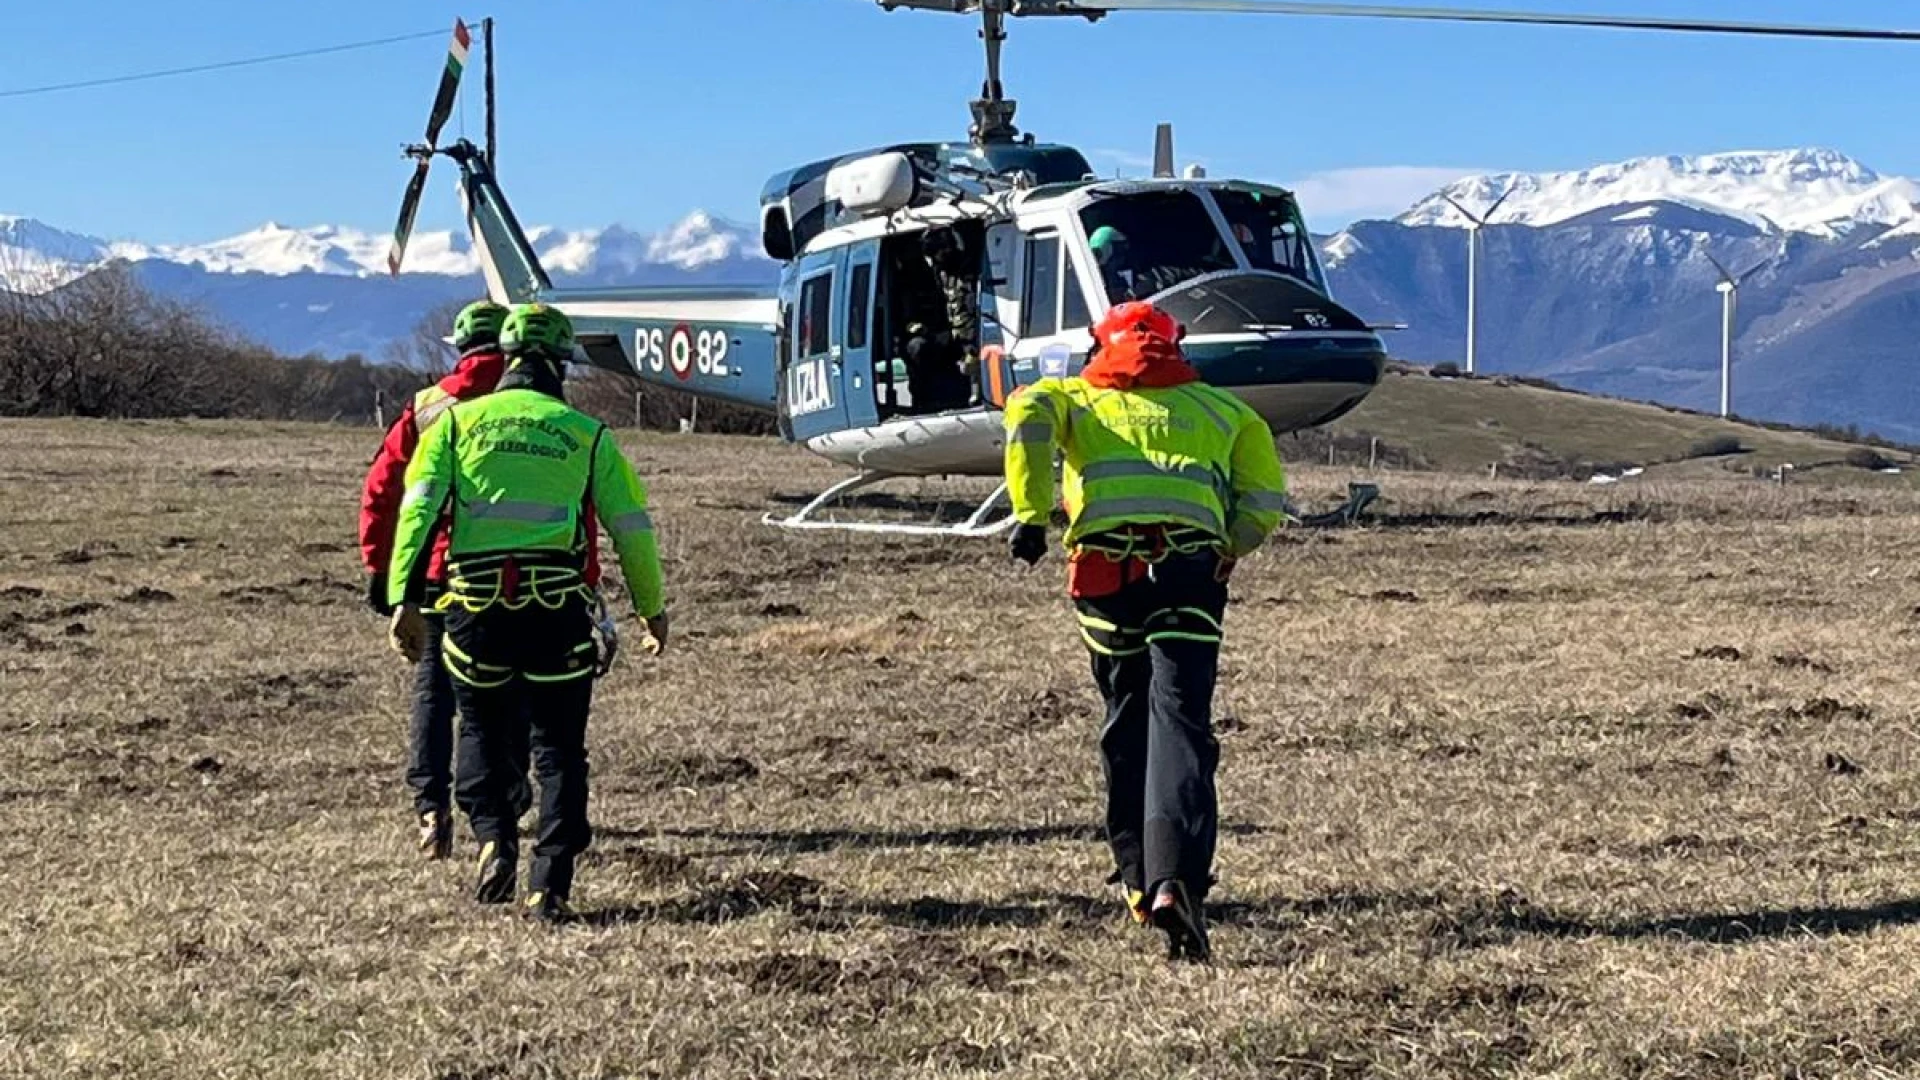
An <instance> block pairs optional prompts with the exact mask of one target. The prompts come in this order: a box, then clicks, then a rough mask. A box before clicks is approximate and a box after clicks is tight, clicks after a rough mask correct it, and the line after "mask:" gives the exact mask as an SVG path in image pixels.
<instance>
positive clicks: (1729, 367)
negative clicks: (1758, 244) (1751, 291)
mask: <svg viewBox="0 0 1920 1080" xmlns="http://www.w3.org/2000/svg"><path fill="white" fill-rule="evenodd" d="M1707 261H1708V262H1710V263H1712V264H1713V268H1714V269H1715V270H1718V271H1720V281H1719V282H1718V283H1717V284H1715V285H1714V289H1715V290H1716V291H1717V292H1719V294H1720V415H1721V416H1722V417H1727V416H1731V415H1732V413H1733V310H1734V305H1735V303H1736V295H1737V294H1738V293H1739V292H1740V286H1742V285H1745V284H1746V283H1747V279H1748V278H1750V277H1752V276H1753V274H1754V271H1756V270H1758V269H1760V268H1761V267H1763V266H1765V265H1767V261H1768V260H1766V259H1762V260H1760V261H1759V262H1757V263H1754V264H1753V265H1752V266H1750V267H1748V268H1747V269H1746V270H1745V271H1743V272H1741V273H1739V274H1734V273H1732V272H1731V271H1729V270H1728V269H1727V268H1726V266H1724V265H1723V264H1722V263H1721V262H1720V260H1719V259H1716V258H1714V257H1713V254H1712V253H1711V252H1708V253H1707Z"/></svg>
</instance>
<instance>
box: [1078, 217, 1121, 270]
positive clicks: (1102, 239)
mask: <svg viewBox="0 0 1920 1080" xmlns="http://www.w3.org/2000/svg"><path fill="white" fill-rule="evenodd" d="M1126 244H1127V234H1126V233H1123V232H1121V231H1120V230H1119V229H1116V228H1114V227H1113V226H1111V225H1102V226H1100V227H1099V228H1097V229H1095V230H1093V235H1092V236H1089V237H1087V246H1088V247H1090V248H1092V249H1093V255H1094V258H1096V259H1098V260H1099V261H1100V262H1101V263H1102V264H1103V265H1104V264H1105V263H1106V261H1107V260H1108V259H1109V258H1111V257H1112V255H1113V253H1114V249H1115V248H1124V247H1125V246H1126Z"/></svg>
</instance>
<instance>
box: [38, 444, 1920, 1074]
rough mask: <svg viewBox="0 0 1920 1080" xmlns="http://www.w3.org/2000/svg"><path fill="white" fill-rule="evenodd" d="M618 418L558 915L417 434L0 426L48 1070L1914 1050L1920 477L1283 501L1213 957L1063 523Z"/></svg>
mask: <svg viewBox="0 0 1920 1080" xmlns="http://www.w3.org/2000/svg"><path fill="white" fill-rule="evenodd" d="M626 441H627V445H628V446H629V448H630V449H631V450H632V452H633V453H634V454H635V456H636V457H637V458H638V459H639V460H640V461H641V462H642V463H643V468H644V471H645V472H646V473H647V474H648V475H649V477H650V478H651V480H652V484H653V489H654V491H655V494H656V502H657V504H658V506H659V508H660V509H659V514H658V518H659V520H660V522H661V525H662V528H663V529H664V530H665V536H666V552H667V557H668V573H669V580H670V582H671V585H672V591H673V595H674V597H675V598H676V620H675V628H676V631H677V634H678V640H677V641H676V649H675V650H674V652H673V653H672V654H671V655H669V656H668V657H667V658H665V659H664V660H663V661H661V662H658V663H646V662H643V661H641V660H640V659H638V658H637V657H635V658H631V659H628V660H625V661H623V663H622V666H621V668H620V670H619V671H618V673H617V675H616V676H615V677H614V678H613V679H611V680H610V681H608V682H606V683H604V684H602V686H603V691H602V695H601V697H600V700H599V703H598V707H597V709H596V712H595V719H594V727H593V734H592V743H593V760H594V770H595V771H594V777H595V783H596V787H595V795H594V804H593V811H594V817H595V820H596V822H597V824H598V827H599V838H598V841H597V844H596V846H595V847H594V849H593V851H592V854H591V856H590V858H589V860H588V862H587V864H586V865H585V866H584V868H583V870H582V875H581V891H580V895H579V896H578V900H579V902H580V905H581V907H582V908H583V910H584V911H585V913H586V915H587V923H586V924H585V925H580V926H575V927H569V928H566V929H563V930H560V931H558V932H544V931H541V930H539V929H537V928H535V927H532V926H529V925H526V924H524V923H522V922H520V921H517V920H516V919H514V918H513V917H511V916H508V915H503V914H498V913H495V912H492V911H481V910H477V909H475V908H474V907H473V906H472V905H471V904H470V903H468V902H467V901H466V899H465V898H464V895H463V892H464V886H465V871H466V866H465V863H464V860H463V861H462V863H461V864H459V865H458V866H446V865H428V864H422V863H420V862H419V861H417V860H416V859H415V858H414V857H412V855H411V854H410V852H409V850H408V839H409V837H408V836H407V835H406V833H405V828H406V817H407V815H406V809H407V805H408V802H407V797H406V794H405V792H404V789H403V785H402V783H401V778H400V773H401V761H402V752H403V746H402V743H403V738H404V723H403V721H402V710H403V707H404V704H403V703H404V698H403V684H404V680H405V671H404V667H403V665H402V664H400V662H399V661H397V660H396V659H394V658H393V657H392V655H391V654H390V653H388V652H387V651H386V650H385V646H384V643H383V641H382V634H381V626H380V624H379V622H378V620H376V619H375V618H374V617H373V616H371V615H370V614H368V613H366V612H365V611H364V609H363V608H362V607H361V606H360V599H359V596H360V578H359V575H358V572H357V569H356V565H355V561H354V556H353V554H352V521H353V504H354V497H355V490H356V486H357V483H358V479H359V472H360V469H361V466H362V463H363V462H364V460H365V458H366V456H367V454H368V453H369V451H370V450H371V445H370V443H371V439H370V436H369V433H367V432H364V431H358V432H357V431H344V430H335V429H327V428H319V427H299V426H269V425H231V426H222V425H189V424H163V423H153V424H125V425H105V424H80V423H64V424H47V423H10V424H6V425H0V495H3V496H4V498H5V505H6V506H7V508H8V509H7V514H6V516H5V521H4V523H3V524H0V731H4V734H5V746H6V757H5V759H4V760H5V762H6V768H5V769H4V771H0V855H3V856H4V861H0V867H4V870H0V896H4V897H5V898H6V899H5V902H4V906H0V1073H5V1074H7V1075H22V1076H36V1077H52V1076H62V1077H66V1076H78V1077H108V1076H112V1077H129V1076H137V1077H189V1076H192V1077H199V1076H218V1077H225V1076H235V1077H239V1076H248V1077H251V1076H273V1077H342V1076H354V1077H422V1078H448V1080H451V1078H464V1080H477V1078H481V1077H486V1078H506V1077H612V1076H662V1077H665V1076H695V1077H722V1076H726V1077H731V1076H768V1077H773V1076H778V1077H802V1076H822V1077H825V1076H834V1077H842V1076H859V1077H890V1076H910V1075H911V1076H922V1075H956V1076H957V1075H987V1074H992V1075H1006V1076H1048V1077H1099V1078H1102V1080H1107V1078H1112V1077H1116V1076H1162V1075H1187V1076H1199V1077H1209V1078H1214V1077H1275V1076H1279V1077H1320V1076H1362V1075H1372V1076H1395V1077H1441V1076H1458V1077H1467V1076H1475V1077H1479V1076H1501V1075H1513V1076H1521V1075H1524V1076H1556V1077H1616V1076H1640V1077H1748V1076H1849V1077H1866V1076H1896V1075H1912V1074H1914V1073H1915V1072H1916V1071H1920V1019H1916V1018H1920V978H1916V977H1915V975H1914V974H1913V963H1912V957H1913V955H1914V952H1915V949H1916V947H1920V929H1916V926H1915V924H1916V923H1920V831H1916V825H1915V823H1916V822H1917V821H1920V771H1917V770H1916V767H1915V766H1916V761H1915V760H1914V759H1915V755H1916V725H1915V704H1916V693H1915V689H1914V682H1913V679H1912V678H1911V675H1910V672H1911V670H1912V659H1911V658H1912V653H1913V645H1914V633H1915V630H1916V628H1920V614H1916V610H1917V609H1916V607H1915V605H1916V603H1920V600H1916V597H1915V595H1914V590H1913V587H1912V579H1913V570H1912V566H1913V562H1914V559H1915V556H1916V554H1920V545H1917V544H1916V542H1915V540H1914V539H1913V537H1914V536H1915V535H1916V534H1920V496H1916V495H1914V494H1912V493H1909V492H1903V491H1899V490H1864V489H1863V490H1850V489H1848V490H1842V489H1820V490H1814V489H1810V488H1799V487H1795V486H1792V485H1789V486H1788V487H1786V488H1784V489H1783V488H1777V487H1772V486H1769V485H1765V484H1759V483H1755V482H1751V481H1746V482H1739V481H1735V480H1732V479H1719V480H1712V479H1684V478H1683V479H1674V480H1672V481H1662V482H1661V483H1659V484H1656V485H1649V486H1644V487H1636V488H1632V489H1631V490H1629V488H1628V487H1627V486H1625V485H1623V486H1621V487H1616V488H1606V489H1593V488H1587V487H1583V486H1579V485H1571V484H1555V485H1531V486H1529V485H1518V484H1505V483H1488V482H1486V481H1483V480H1476V479H1473V478H1450V477H1445V476H1404V477H1403V476H1390V477H1388V478H1387V481H1386V482H1387V490H1388V493H1389V495H1390V496H1392V497H1393V498H1392V501H1390V502H1389V503H1387V504H1386V505H1384V506H1383V507H1382V508H1381V511H1380V513H1381V514H1382V515H1383V516H1384V518H1385V520H1386V522H1387V524H1385V525H1381V526H1376V527H1372V528H1368V529H1362V530H1357V531H1350V532H1342V533H1320V534H1311V535H1290V536H1286V537H1283V538H1281V539H1280V540H1279V541H1277V542H1276V544H1275V545H1274V547H1273V548H1272V549H1271V550H1270V551H1269V552H1268V553H1266V554H1264V555H1262V556H1260V557H1258V558H1256V559H1254V560H1252V561H1250V562H1249V563H1248V564H1247V565H1246V566H1245V567H1244V568H1243V570H1242V572H1241V575H1240V576H1239V577H1238V578H1237V579H1236V585H1235V594H1236V596H1235V599H1236V602H1235V604H1234V605H1233V607H1232V609H1231V615H1230V616H1229V627H1230V643H1229V649H1228V653H1227V660H1226V671H1227V674H1226V679H1225V683H1224V688H1223V691H1222V693H1221V700H1220V707H1221V709H1220V712H1221V718H1222V720H1221V728H1222V731H1223V740H1224V743H1225V764H1224V771H1223V774H1222V787H1223V796H1224V800H1225V808H1226V813H1227V817H1228V821H1229V835H1228V836H1227V837H1226V838H1225V839H1224V843H1223V850H1222V858H1221V864H1220V867H1219V869H1220V873H1221V887H1220V891H1219V893H1218V900H1219V909H1218V913H1217V914H1218V918H1219V920H1220V924H1219V929H1218V930H1217V932H1216V948H1217V951H1218V954H1219V955H1218V963H1217V964H1216V965H1215V966H1214V967H1212V968H1210V969H1192V968H1182V969H1173V968H1169V967H1168V966H1166V964H1165V963H1164V962H1163V961H1162V960H1161V958H1160V949H1159V945H1158V943H1157V942H1156V941H1154V940H1153V939H1152V937H1151V936H1150V935H1148V934H1145V933H1144V932H1140V931H1135V930H1133V929H1132V928H1130V927H1128V926H1126V925H1124V923H1123V920H1122V918H1121V913H1120V909H1119V906H1118V904H1117V903H1116V902H1114V901H1113V900H1112V899H1111V898H1110V897H1109V895H1108V894H1107V891H1106V889H1105V887H1104V886H1103V885H1102V884H1101V881H1102V878H1103V877H1104V876H1105V874H1106V871H1107V868H1108V867H1107V863H1106V856H1105V852H1104V848H1103V846H1102V845H1101V844H1100V842H1099V840H1098V835H1097V833H1096V831H1095V830H1094V828H1093V824H1092V823H1093V822H1094V821H1095V820H1096V818H1097V814H1098V806H1099V772H1098V767H1097V763H1096V759H1095V757H1094V754H1093V739H1094V732H1095V718H1094V707H1095V698H1094V695H1093V693H1092V691H1091V689H1090V687H1089V685H1088V680H1087V677H1086V673H1085V661H1084V658H1083V655H1082V653H1081V650H1080V647H1079V645H1078V644H1077V642H1076V640H1075V638H1074V635H1073V634H1072V632H1071V629H1070V620H1069V617H1068V615H1067V608H1066V602H1065V600H1064V598H1063V597H1062V595H1061V592H1060V587H1059V586H1060V564H1059V562H1058V560H1057V558H1056V559H1054V560H1053V561H1051V562H1050V563H1048V564H1043V567H1042V569H1041V570H1039V571H1036V572H1034V573H1032V574H1026V573H1020V572H1009V571H1008V569H1007V567H1008V566H1009V565H1010V564H1008V563H1007V562H1006V561H1005V560H1004V558H1003V556H1002V552H1001V550H1000V547H999V545H998V544H996V543H985V544H983V543H962V542H947V543H928V542H914V541H903V540H884V539H876V538H849V537H844V536H841V537H821V536H798V537H796V536H788V535H784V534H780V533H777V532H775V531H774V530H772V529H769V528H766V527H764V526H762V525H760V524H759V522H758V516H759V514H760V512H761V511H762V510H763V509H765V508H766V507H767V506H769V505H775V503H774V501H773V500H774V498H775V497H776V496H784V497H792V496H797V495H799V494H801V493H802V492H804V491H805V490H807V489H808V488H810V487H816V486H818V485H819V484H820V483H821V482H822V481H823V480H825V479H828V478H829V477H831V476H832V475H833V474H832V471H831V470H830V469H828V468H827V467H825V466H824V465H820V464H816V463H814V462H812V461H811V460H810V459H808V458H806V457H805V456H804V455H802V454H800V453H798V452H797V451H791V450H785V449H782V448H779V447H778V446H776V445H773V444H770V443H765V442H757V441H727V440H721V439H710V438H703V437H693V438H682V437H672V436H663V437H654V438H645V439H640V438H630V439H628V440H626ZM1344 479H1345V477H1344V476H1340V475H1334V474H1327V473H1321V472H1315V471H1312V470H1307V471H1305V472H1304V473H1303V475H1302V476H1301V478H1300V482H1301V484H1302V486H1303V487H1304V488H1305V489H1307V491H1308V492H1309V493H1310V494H1312V495H1315V496H1319V497H1326V496H1328V495H1331V494H1332V493H1333V492H1334V491H1335V490H1337V488H1338V485H1339V484H1340V483H1341V482H1342V481H1344ZM925 487H926V488H927V489H928V490H930V491H931V490H936V489H943V488H942V486H941V485H937V484H931V483H930V484H928V485H925Z"/></svg>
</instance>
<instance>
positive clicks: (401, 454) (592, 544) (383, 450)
mask: <svg viewBox="0 0 1920 1080" xmlns="http://www.w3.org/2000/svg"><path fill="white" fill-rule="evenodd" d="M506 366H507V361H506V357H504V356H502V355H501V353H500V351H499V350H498V349H495V348H484V349H475V350H473V351H472V352H469V353H467V354H465V355H463V356H461V357H460V363H459V364H457V365H455V367H454V369H453V371H452V372H451V373H449V374H448V375H447V377H446V378H444V379H441V380H440V381H439V382H437V383H435V384H434V385H433V386H431V387H428V388H427V389H425V390H422V391H420V392H419V393H418V394H415V395H414V396H413V397H412V398H411V399H410V400H409V401H408V402H407V405H406V407H405V408H404V409H402V410H400V415H399V417H397V418H396V419H395V420H394V422H393V426H391V427H389V428H387V437H386V440H385V441H384V442H382V443H381V444H380V452H379V453H377V454H375V455H374V457H373V464H372V465H371V466H370V467H368V469H367V480H366V483H365V485H364V486H363V487H362V488H361V489H360V561H361V563H362V564H363V565H364V566H365V567H366V570H367V573H369V574H385V573H386V572H387V564H388V563H389V562H390V561H391V560H392V558H393V530H394V522H395V521H396V519H397V518H398V517H399V514H400V500H401V498H402V497H403V496H404V495H405V494H406V487H407V482H406V476H407V462H408V461H410V460H412V459H413V451H414V448H415V447H417V446H419V445H420V429H421V421H422V420H424V421H425V422H426V424H427V426H431V425H432V424H433V423H434V422H435V421H437V420H439V419H440V418H441V417H442V416H443V415H445V412H446V410H447V409H448V408H450V407H451V406H452V405H453V403H454V402H456V401H466V400H468V399H470V398H476V397H479V396H480V395H482V394H487V393H491V392H492V391H493V388H494V387H495V385H497V384H498V383H499V382H500V376H501V374H502V373H504V372H505V371H506ZM586 513H587V517H586V522H585V524H586V532H587V538H588V543H587V584H589V585H598V584H599V583H600V552H599V544H598V543H597V540H598V537H597V536H596V534H595V522H594V520H593V508H592V507H588V508H587V511H586ZM446 557H447V534H446V531H445V530H441V532H440V534H439V535H438V536H436V537H435V538H434V543H433V554H432V556H431V559H430V561H429V562H428V565H427V580H429V581H434V582H439V581H443V580H445V578H446Z"/></svg>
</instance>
